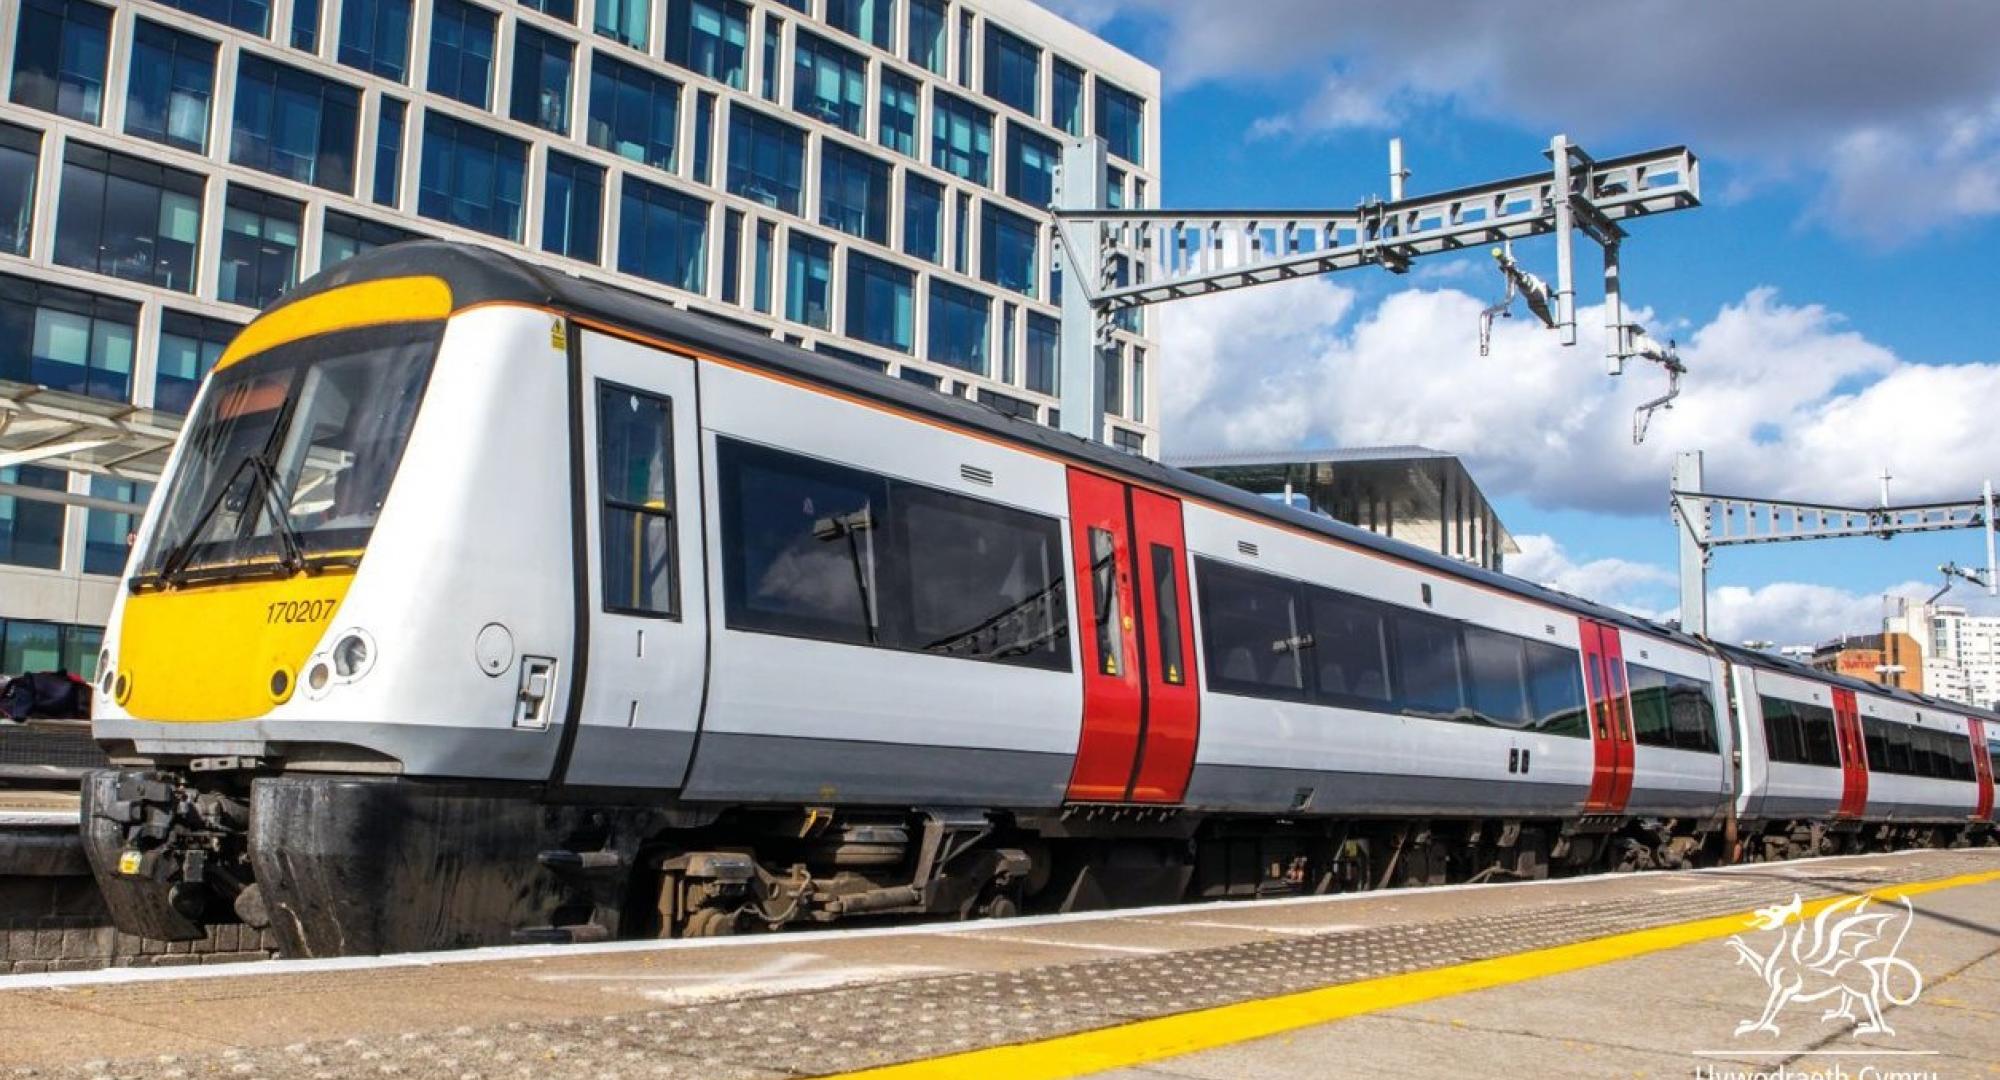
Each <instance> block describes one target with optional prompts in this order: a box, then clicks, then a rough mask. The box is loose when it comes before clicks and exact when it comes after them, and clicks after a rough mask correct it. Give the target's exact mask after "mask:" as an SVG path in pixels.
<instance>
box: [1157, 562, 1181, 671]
mask: <svg viewBox="0 0 2000 1080" xmlns="http://www.w3.org/2000/svg"><path fill="white" fill-rule="evenodd" d="M1174 563H1175V559H1174V552H1173V549H1172V548H1169V547H1167V546H1166V545H1165V544H1154V545H1153V608H1154V611H1153V621H1154V623H1155V624H1156V625H1157V628H1158V631H1159V639H1160V665H1161V667H1162V669H1163V670H1162V673H1161V674H1162V676H1163V677H1164V678H1165V679H1166V680H1167V681H1168V682H1170V683H1173V684H1174V685H1176V686H1179V685H1180V684H1182V683H1185V682H1187V661H1186V659H1185V658H1183V657H1182V656H1181V578H1180V571H1179V570H1178V569H1176V568H1175V565H1174Z"/></svg>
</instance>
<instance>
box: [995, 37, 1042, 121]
mask: <svg viewBox="0 0 2000 1080" xmlns="http://www.w3.org/2000/svg"><path fill="white" fill-rule="evenodd" d="M1041 87H1042V50H1040V49H1038V48H1036V47H1035V46H1033V45H1031V44H1029V43H1028V42H1025V41H1022V40H1021V39H1020V38H1017V37H1015V36H1014V35H1012V34H1010V33H1008V32H1007V31H1005V30H1002V29H1000V28H999V27H997V26H988V27H987V28H986V96H987V97H990V98H994V99H996V100H999V101H1002V102H1004V103H1006V104H1008V105H1012V106H1013V107H1015V108H1017V109H1019V110H1021V111H1022V112H1024V113H1027V114H1028V115H1029V116H1039V115H1041V113H1040V111H1039V110H1038V109H1036V107H1035V106H1036V105H1038V104H1040V102H1039V100H1038V99H1039V98H1040V97H1041Z"/></svg>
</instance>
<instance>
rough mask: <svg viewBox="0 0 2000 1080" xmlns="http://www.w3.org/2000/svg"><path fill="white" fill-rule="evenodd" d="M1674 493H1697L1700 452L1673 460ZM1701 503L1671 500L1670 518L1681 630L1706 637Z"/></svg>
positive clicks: (1705, 521) (1705, 508)
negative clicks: (1676, 548)
mask: <svg viewBox="0 0 2000 1080" xmlns="http://www.w3.org/2000/svg"><path fill="white" fill-rule="evenodd" d="M1673 490H1674V491H1700V490H1702V487H1701V451H1699V450H1689V451H1686V452H1684V453H1682V454H1681V455H1680V456H1679V457H1677V458H1675V459H1674V476H1673ZM1710 512H1711V511H1710V510H1709V505H1708V503H1707V502H1705V501H1696V500H1683V499H1675V500H1674V517H1676V518H1678V519H1679V522H1680V527H1681V629H1682V630H1683V631H1685V632H1687V633H1690V634H1699V635H1702V636H1704V637H1706V636H1707V635H1708V527H1709V514H1710Z"/></svg>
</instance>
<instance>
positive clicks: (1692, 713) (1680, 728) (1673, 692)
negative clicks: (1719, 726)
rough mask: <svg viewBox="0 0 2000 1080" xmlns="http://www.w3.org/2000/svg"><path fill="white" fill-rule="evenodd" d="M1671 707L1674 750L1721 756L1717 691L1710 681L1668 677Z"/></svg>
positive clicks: (1668, 705) (1676, 676)
mask: <svg viewBox="0 0 2000 1080" xmlns="http://www.w3.org/2000/svg"><path fill="white" fill-rule="evenodd" d="M1667 698H1668V702H1667V707H1668V710H1669V712H1670V714H1671V718H1672V721H1673V729H1674V748H1675V749H1676V750H1691V751H1694V752H1695V753H1699V754H1719V753H1721V752H1722V744H1721V742H1720V741H1719V740H1718V739H1717V738H1716V734H1715V723H1716V721H1715V696H1714V689H1713V687H1712V686H1711V685H1710V684H1709V682H1708V680H1706V679H1696V678H1690V677H1689V676H1686V675H1674V674H1671V673H1669V674H1668V675H1667Z"/></svg>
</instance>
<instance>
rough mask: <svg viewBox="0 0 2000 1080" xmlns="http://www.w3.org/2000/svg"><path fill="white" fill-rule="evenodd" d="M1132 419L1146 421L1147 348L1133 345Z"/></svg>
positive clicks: (1140, 421) (1138, 421)
mask: <svg viewBox="0 0 2000 1080" xmlns="http://www.w3.org/2000/svg"><path fill="white" fill-rule="evenodd" d="M1132 419H1133V421H1134V422H1136V423H1141V424H1143V423H1145V422H1146V350H1144V349H1141V348H1139V347H1138V346H1136V345H1134V346H1133V347H1132Z"/></svg>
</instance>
